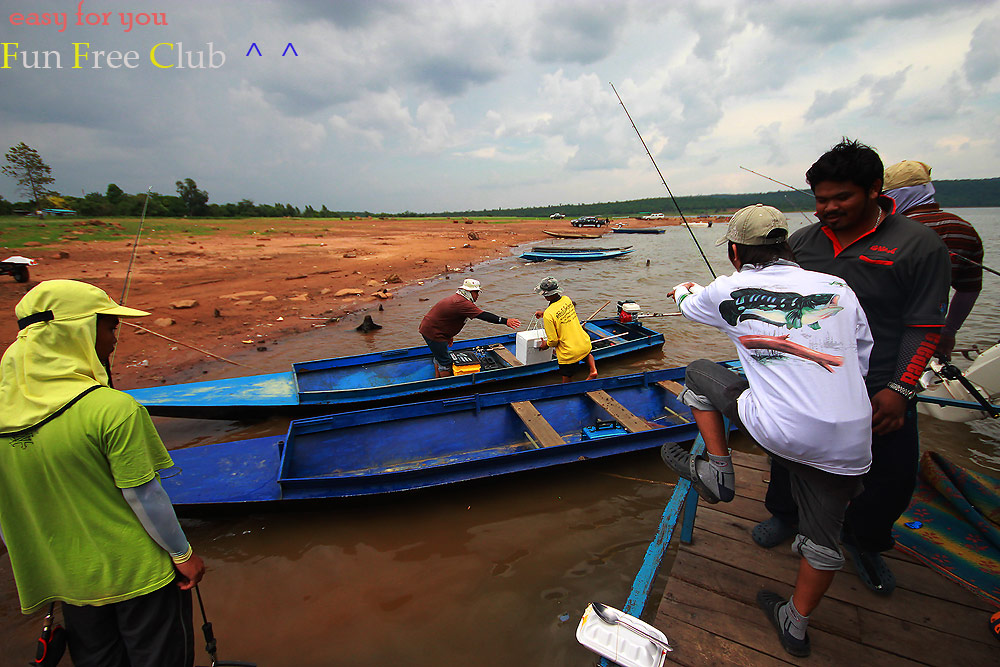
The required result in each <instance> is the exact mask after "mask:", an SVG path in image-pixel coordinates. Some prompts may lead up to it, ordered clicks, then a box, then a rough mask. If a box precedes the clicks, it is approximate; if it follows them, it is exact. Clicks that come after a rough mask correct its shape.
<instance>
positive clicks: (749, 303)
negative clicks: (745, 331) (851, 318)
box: [719, 287, 843, 329]
mask: <svg viewBox="0 0 1000 667" xmlns="http://www.w3.org/2000/svg"><path fill="white" fill-rule="evenodd" d="M730 296H731V297H733V298H732V299H731V300H728V301H723V302H722V303H720V304H719V314H720V315H722V318H723V319H724V320H726V322H728V323H729V325H730V326H736V324H737V322H742V321H743V320H760V321H761V322H767V323H768V324H773V325H775V326H784V327H788V328H789V329H799V328H801V327H803V326H807V327H809V328H810V329H819V328H820V326H819V321H820V320H823V319H826V318H827V317H831V316H833V315H836V314H837V313H839V312H840V311H842V310H843V307H842V306H838V305H837V299H838V298H839V297H838V296H837V295H836V294H809V295H806V296H803V295H801V294H797V293H795V292H771V291H769V290H764V289H759V288H752V287H751V288H745V289H738V290H735V291H734V292H732V293H731V294H730Z"/></svg>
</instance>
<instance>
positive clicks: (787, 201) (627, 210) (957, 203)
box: [446, 178, 1000, 218]
mask: <svg viewBox="0 0 1000 667" xmlns="http://www.w3.org/2000/svg"><path fill="white" fill-rule="evenodd" d="M802 189H803V190H804V193H803V192H797V191H795V190H779V191H774V192H757V193H747V194H721V195H693V196H688V197H676V199H677V206H679V207H680V209H681V211H683V212H684V215H685V216H694V215H726V214H730V213H733V212H735V211H737V210H738V209H741V208H743V207H744V206H750V205H751V204H758V203H759V204H767V205H768V206H774V207H775V208H777V209H779V210H782V211H811V210H812V209H813V205H814V204H813V198H812V195H811V194H808V189H807V187H806V186H803V188H802ZM934 189H935V190H936V193H937V201H938V203H939V204H941V206H942V208H961V207H988V206H1000V178H983V179H968V180H955V181H934ZM677 206H674V203H673V202H672V201H671V199H670V198H669V197H652V198H649V199H632V200H629V201H619V202H599V203H596V204H561V205H559V206H531V207H523V208H507V209H494V210H482V211H454V212H450V213H447V214H446V215H459V216H461V215H468V216H472V215H479V216H491V215H508V216H509V215H513V216H518V217H524V218H538V217H548V216H549V215H551V214H552V213H557V212H558V213H562V214H563V215H565V216H566V217H567V218H577V217H580V216H582V215H596V216H597V217H600V218H603V217H621V216H626V217H628V216H638V215H643V214H646V213H663V214H665V215H667V216H674V215H677Z"/></svg>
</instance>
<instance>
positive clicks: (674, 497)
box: [599, 419, 730, 667]
mask: <svg viewBox="0 0 1000 667" xmlns="http://www.w3.org/2000/svg"><path fill="white" fill-rule="evenodd" d="M724 423H725V427H726V439H727V440H728V439H729V429H730V425H729V420H728V419H725V420H724ZM704 451H705V440H704V438H702V437H701V434H700V433H699V434H698V437H697V438H696V439H695V441H694V444H693V445H691V453H692V454H694V455H695V456H698V455H699V454H701V453H702V452H704ZM697 508H698V492H697V491H695V490H694V488H693V487H692V486H691V482H690V481H688V480H686V479H679V480H677V486H675V487H674V492H673V493H672V494H671V495H670V500H668V501H667V506H666V507H665V508H663V517H662V518H661V519H660V525H659V526H658V527H657V529H656V535H655V536H654V537H653V541H652V542H650V543H649V547H647V548H646V555H645V556H644V557H643V559H642V565H640V566H639V571H638V572H637V573H636V575H635V580H634V581H633V582H632V590H631V592H630V593H629V596H628V599H627V600H626V601H625V606H624V607H622V611H624V612H625V613H626V614H630V615H632V616H635V617H636V618H639V617H640V616H641V615H642V612H643V611H644V610H645V608H646V600H647V598H649V592H650V590H652V588H653V580H654V579H655V578H656V571H657V570H658V569H660V563H661V562H662V561H663V554H665V553H666V552H667V547H669V546H670V539H671V538H672V537H673V534H674V528H675V527H676V526H677V521H678V519H680V518H681V516H680V515H681V512H682V511H683V513H684V517H683V524H682V526H681V541H682V542H684V543H685V544H690V543H691V537H692V534H693V533H694V519H695V512H696V511H697ZM599 664H600V666H601V667H614V665H615V663H613V662H611V661H610V660H608V659H607V658H601V661H600V663H599Z"/></svg>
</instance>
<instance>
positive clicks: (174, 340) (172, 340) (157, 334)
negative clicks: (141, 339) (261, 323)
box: [120, 320, 261, 371]
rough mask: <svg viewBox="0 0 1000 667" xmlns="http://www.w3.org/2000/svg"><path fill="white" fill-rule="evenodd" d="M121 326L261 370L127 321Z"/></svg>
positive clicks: (226, 360) (122, 322) (236, 364)
mask: <svg viewBox="0 0 1000 667" xmlns="http://www.w3.org/2000/svg"><path fill="white" fill-rule="evenodd" d="M120 324H124V325H126V326H130V327H134V328H136V329H139V330H141V331H145V332H146V333H151V334H153V335H154V336H159V337H160V338H164V339H166V340H169V341H170V342H171V343H177V344H178V345H183V346H184V347H189V348H191V349H192V350H195V351H196V352H201V353H202V354H207V355H208V356H210V357H212V358H214V359H218V360H219V361H225V362H226V363H227V364H233V365H234V366H242V367H243V368H249V369H250V370H254V371H259V370H261V369H259V368H256V367H255V366H248V365H246V364H241V363H240V362H238V361H233V360H232V359H226V358H225V357H220V356H219V355H217V354H212V353H211V352H209V351H208V350H203V349H201V348H200V347H195V346H194V345H191V344H189V343H185V342H184V341H180V340H177V339H176V338H171V337H170V336H164V335H163V334H161V333H156V332H155V331H153V330H152V329H147V328H146V327H142V326H139V325H138V324H133V323H132V322H126V321H124V320H122V321H121V322H120Z"/></svg>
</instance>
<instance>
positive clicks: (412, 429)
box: [162, 368, 698, 506]
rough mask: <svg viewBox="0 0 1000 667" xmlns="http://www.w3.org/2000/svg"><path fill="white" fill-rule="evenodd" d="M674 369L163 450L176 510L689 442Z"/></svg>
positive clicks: (474, 474) (446, 478) (373, 487)
mask: <svg viewBox="0 0 1000 667" xmlns="http://www.w3.org/2000/svg"><path fill="white" fill-rule="evenodd" d="M683 379H684V368H672V369H662V370H657V371H648V372H645V373H636V374H632V375H622V376H613V377H607V378H598V379H596V380H585V381H582V382H569V383H560V384H552V385H546V386H542V387H533V388H529V389H516V390H511V391H503V392H495V393H489V394H477V395H473V396H466V397H462V398H448V399H443V400H436V401H427V402H422V403H410V404H407V405H401V406H395V407H383V408H370V409H367V410H357V411H353V412H345V413H341V414H336V415H328V416H325V417H317V418H312V419H301V420H296V421H293V422H291V424H290V426H289V429H288V432H287V433H286V434H284V435H280V436H274V437H268V438H254V439H251V440H241V441H238V442H228V443H221V444H213V445H202V446H198V447H189V448H185V449H175V450H172V451H171V452H170V455H171V457H172V458H173V461H174V466H173V467H172V468H169V469H167V470H164V471H162V478H163V487H164V489H165V490H166V491H167V493H168V494H169V496H170V499H171V501H172V502H173V503H174V504H175V505H180V506H197V505H215V504H240V503H259V502H275V501H286V500H301V499H311V498H338V497H349V496H366V495H375V494H384V493H390V492H395V491H406V490H411V489H418V488H424V487H430V486H437V485H442V484H451V483H454V482H464V481H468V480H473V479H480V478H484V477H492V476H496V475H504V474H508V473H513V472H520V471H525V470H532V469H536V468H543V467H547V466H554V465H560V464H564V463H572V462H575V461H581V460H586V459H593V458H599V457H604V456H612V455H614V454H622V453H625V452H632V451H637V450H640V449H647V448H652V447H659V446H660V445H661V444H663V443H664V442H668V441H671V442H684V441H688V440H692V439H694V437H695V436H696V435H697V432H698V431H697V426H696V425H695V424H694V421H693V419H692V417H691V412H690V410H689V409H688V408H687V407H686V406H685V405H683V404H682V403H680V401H678V400H677V398H676V394H677V393H678V392H679V391H680V390H681V389H682V388H683V387H682V385H680V384H679V383H681V382H683Z"/></svg>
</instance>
